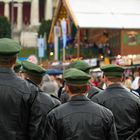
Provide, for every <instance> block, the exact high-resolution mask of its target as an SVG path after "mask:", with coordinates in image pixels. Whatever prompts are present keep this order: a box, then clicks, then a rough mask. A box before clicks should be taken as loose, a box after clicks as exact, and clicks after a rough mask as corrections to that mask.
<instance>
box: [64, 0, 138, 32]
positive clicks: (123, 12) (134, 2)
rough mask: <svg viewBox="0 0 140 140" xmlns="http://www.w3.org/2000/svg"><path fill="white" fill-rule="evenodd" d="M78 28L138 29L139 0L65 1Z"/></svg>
mask: <svg viewBox="0 0 140 140" xmlns="http://www.w3.org/2000/svg"><path fill="white" fill-rule="evenodd" d="M65 1H66V6H67V8H68V10H69V11H70V14H71V16H72V18H73V20H74V22H75V24H76V25H77V26H79V27H80V28H118V29H123V28H126V29H140V0H65Z"/></svg>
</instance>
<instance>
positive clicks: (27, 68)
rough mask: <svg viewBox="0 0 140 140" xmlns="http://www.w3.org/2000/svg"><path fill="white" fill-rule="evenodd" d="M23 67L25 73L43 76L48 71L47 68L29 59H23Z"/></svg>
mask: <svg viewBox="0 0 140 140" xmlns="http://www.w3.org/2000/svg"><path fill="white" fill-rule="evenodd" d="M22 67H23V71H24V72H25V73H27V74H32V75H36V76H38V77H40V76H43V75H44V74H45V73H46V69H44V68H43V67H41V66H39V65H37V64H34V63H31V62H29V61H23V62H22Z"/></svg>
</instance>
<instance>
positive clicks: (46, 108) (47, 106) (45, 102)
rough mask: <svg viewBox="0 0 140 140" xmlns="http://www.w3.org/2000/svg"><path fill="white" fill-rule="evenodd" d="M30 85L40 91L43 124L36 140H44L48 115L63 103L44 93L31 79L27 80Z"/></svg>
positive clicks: (39, 99)
mask: <svg viewBox="0 0 140 140" xmlns="http://www.w3.org/2000/svg"><path fill="white" fill-rule="evenodd" d="M26 80H27V81H28V82H29V83H31V84H33V85H34V86H35V87H36V88H37V90H38V97H37V98H38V101H39V103H40V109H41V113H42V119H41V123H40V125H39V129H38V130H39V131H38V132H37V133H36V140H42V137H43V136H44V129H45V124H46V123H45V122H46V115H47V114H48V113H49V112H50V111H51V110H52V109H53V108H55V107H57V106H59V105H60V104H61V102H60V101H59V100H58V99H57V97H55V96H53V95H52V96H51V95H49V94H47V93H46V92H44V91H42V90H41V89H40V88H39V86H38V85H36V84H35V83H34V82H33V81H31V80H30V79H26Z"/></svg>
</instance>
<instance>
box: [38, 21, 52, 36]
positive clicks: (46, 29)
mask: <svg viewBox="0 0 140 140" xmlns="http://www.w3.org/2000/svg"><path fill="white" fill-rule="evenodd" d="M51 23H52V21H51V20H43V21H42V23H41V25H40V27H39V31H38V35H39V36H42V37H43V36H44V34H45V33H46V35H47V37H48V36H49V33H50V28H51Z"/></svg>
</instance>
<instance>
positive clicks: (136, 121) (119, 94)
mask: <svg viewBox="0 0 140 140" xmlns="http://www.w3.org/2000/svg"><path fill="white" fill-rule="evenodd" d="M92 101H94V102H96V103H99V104H100V105H103V106H105V107H107V108H108V109H110V110H111V111H112V113H113V115H114V118H115V122H116V128H117V132H118V136H119V140H126V138H127V137H129V136H130V135H131V134H132V133H133V132H134V131H135V130H136V129H137V128H139V127H140V99H139V97H137V96H135V95H133V94H132V93H131V92H129V91H128V90H127V89H126V88H124V87H123V86H122V85H121V84H112V85H110V86H109V87H108V88H107V89H106V90H104V91H103V92H101V93H99V94H97V95H95V96H93V98H92Z"/></svg>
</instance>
